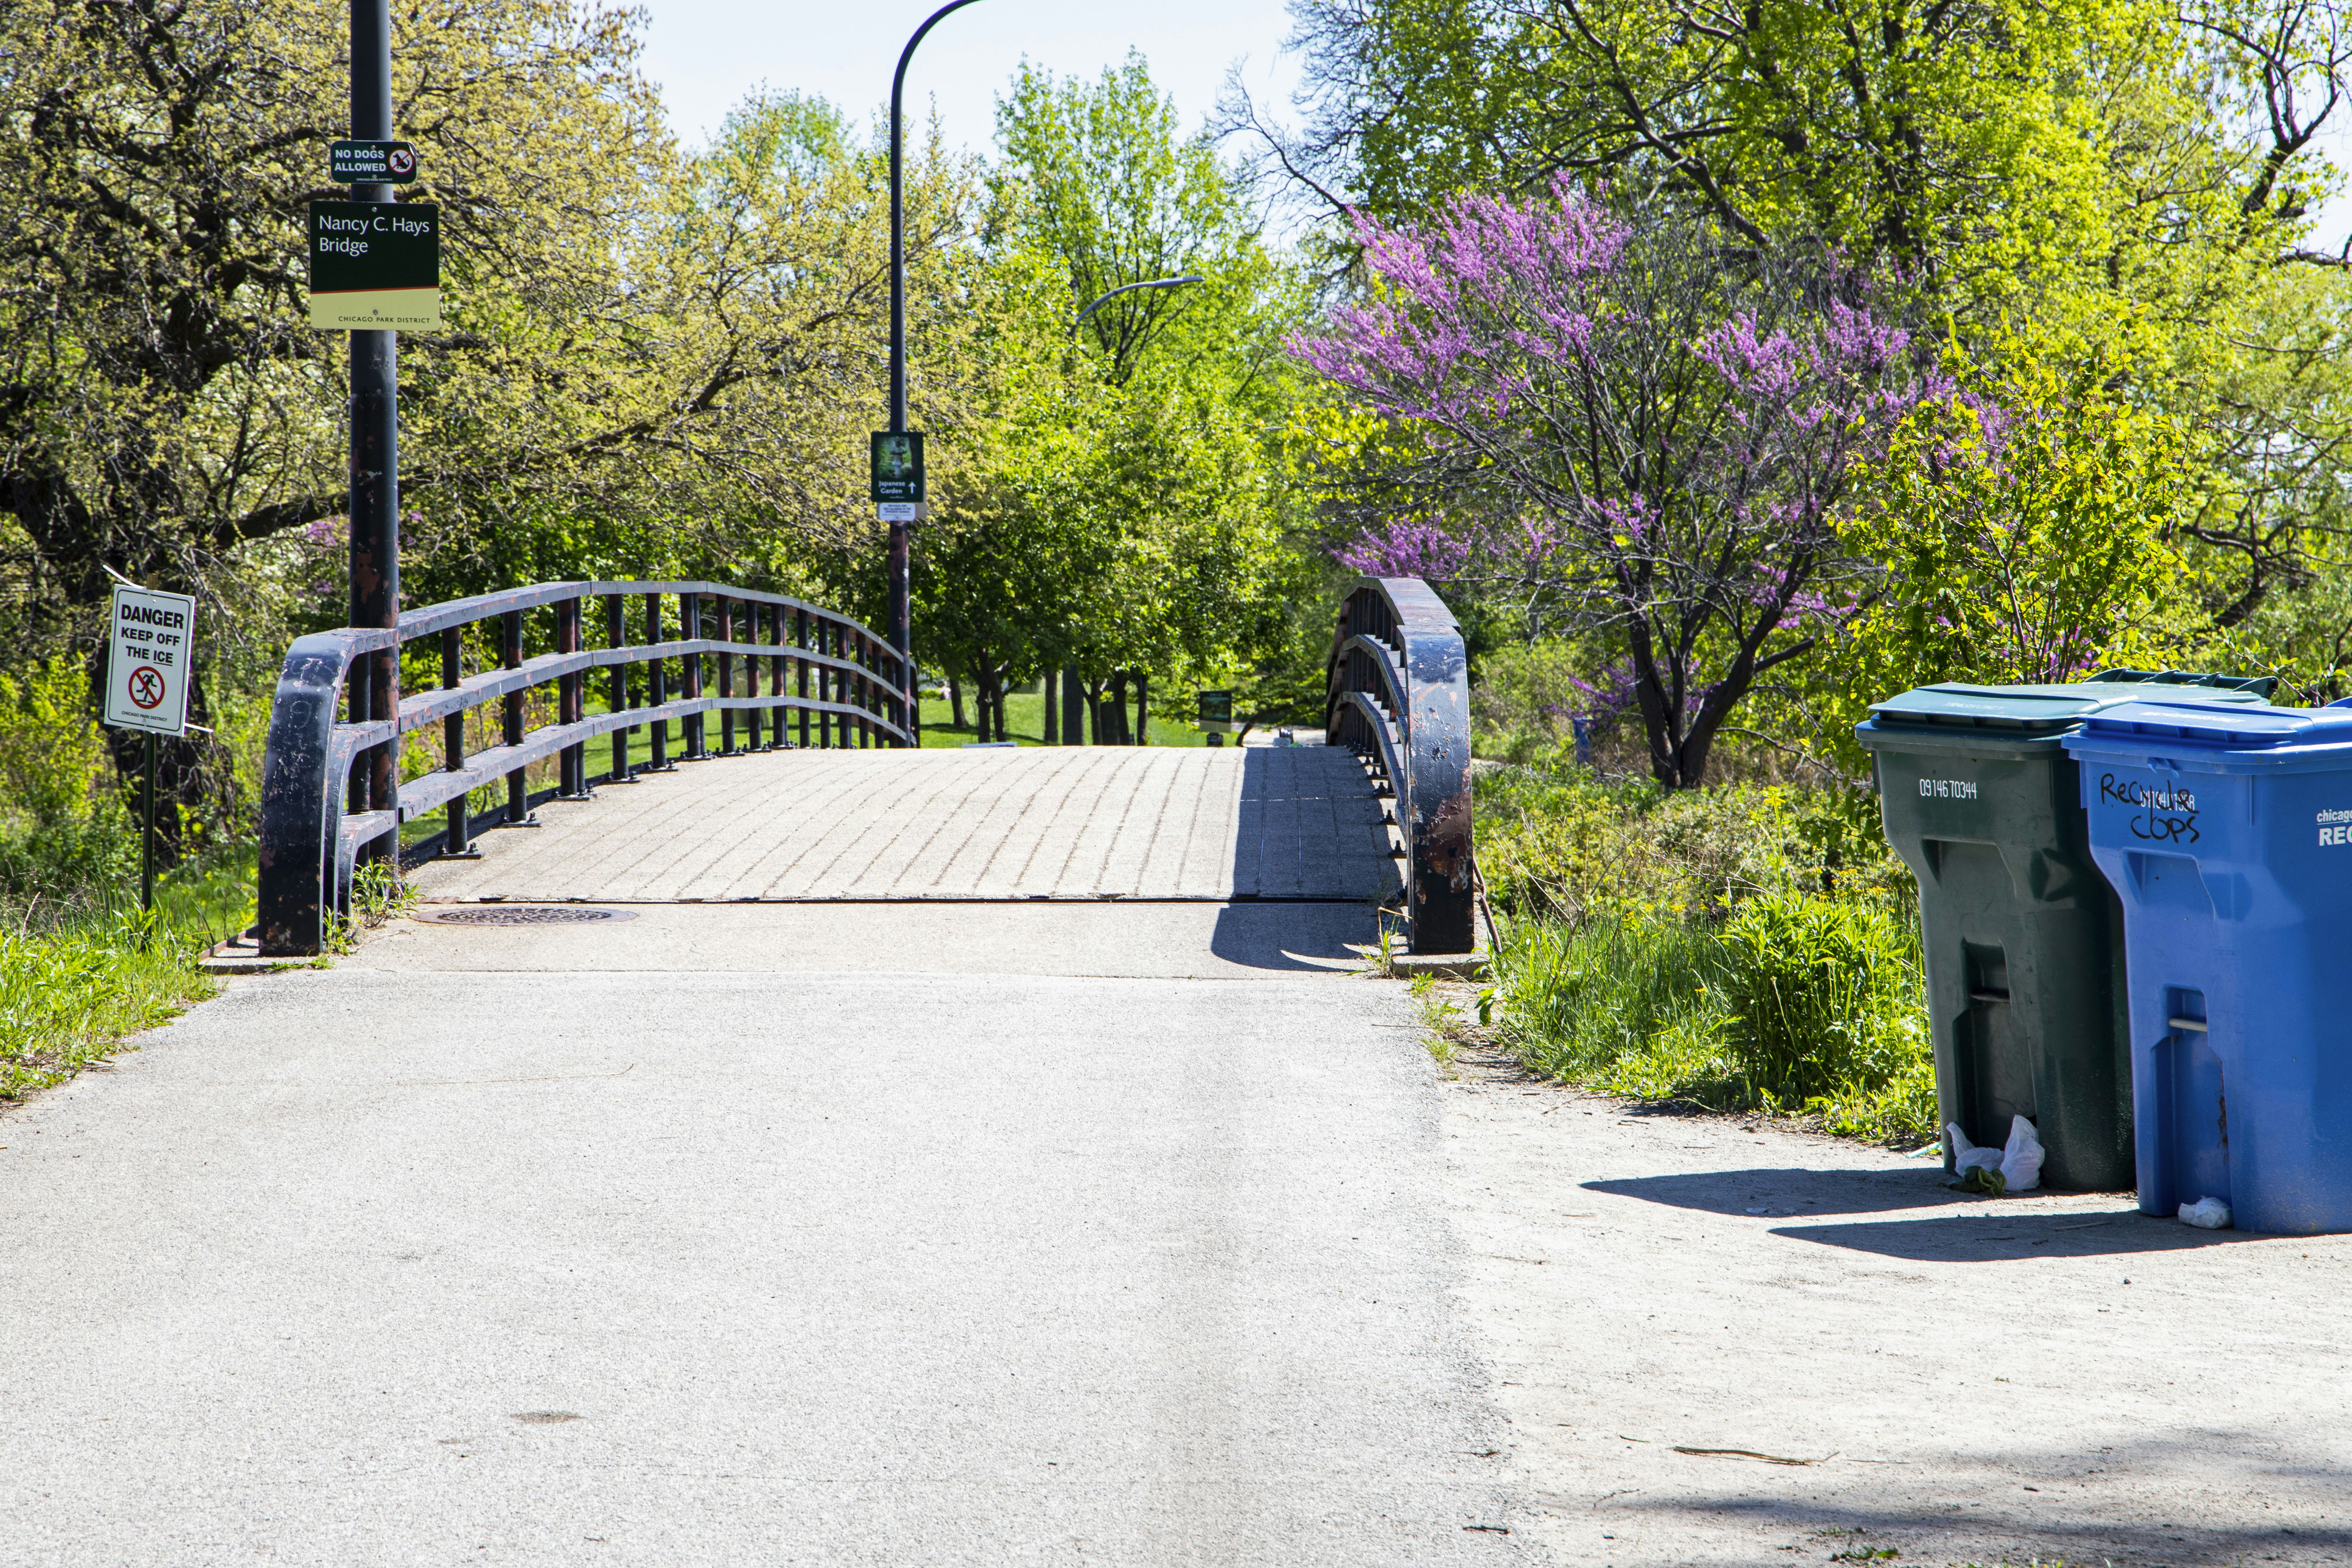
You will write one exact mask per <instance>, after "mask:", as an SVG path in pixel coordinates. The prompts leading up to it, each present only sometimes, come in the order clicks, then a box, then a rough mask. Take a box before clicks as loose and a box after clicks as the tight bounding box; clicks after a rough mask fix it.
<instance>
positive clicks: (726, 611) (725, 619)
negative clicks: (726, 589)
mask: <svg viewBox="0 0 2352 1568" xmlns="http://www.w3.org/2000/svg"><path fill="white" fill-rule="evenodd" d="M734 640H735V601H734V600H732V599H730V598H729V597H728V596H727V595H724V594H721V595H719V641H720V642H721V643H731V642H733V641H734ZM734 695H735V656H734V655H733V654H732V653H729V652H726V651H724V650H722V651H721V652H720V653H719V700H721V701H724V700H727V699H729V698H731V697H733V696H734ZM734 754H735V710H733V709H732V708H721V709H720V710H719V755H720V756H722V757H731V756H733V755H734Z"/></svg>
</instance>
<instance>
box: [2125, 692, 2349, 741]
mask: <svg viewBox="0 0 2352 1568" xmlns="http://www.w3.org/2000/svg"><path fill="white" fill-rule="evenodd" d="M2083 739H2084V741H2086V742H2093V743H2105V745H2108V746H2114V745H2117V744H2120V745H2123V746H2126V747H2129V746H2131V745H2133V744H2135V743H2136V742H2151V741H2153V742H2163V743H2164V745H2165V746H2166V747H2167V748H2168V749H2179V748H2181V747H2184V746H2185V747H2190V748H2194V749H2197V750H2200V751H2227V752H2270V751H2277V750H2280V749H2282V748H2285V747H2304V746H2342V745H2346V744H2347V743H2352V708H2268V707H2263V708H2253V707H2227V706H2222V705H2220V704H2215V703H2210V702H2198V701H2194V700H2183V699H2175V698H2170V697H2163V698H2158V697H2149V696H2147V695H2146V694H2145V693H2143V695H2142V697H2141V699H2140V700H2138V701H2136V702H2125V703H2119V704H2117V705H2116V706H2115V707H2112V708H2105V709H2102V710H2099V711H2098V712H2096V713H2094V714H2092V715H2091V716H2090V717H2089V718H2088V719H2086V720H2085V721H2084V725H2083Z"/></svg>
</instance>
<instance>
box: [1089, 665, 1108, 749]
mask: <svg viewBox="0 0 2352 1568" xmlns="http://www.w3.org/2000/svg"><path fill="white" fill-rule="evenodd" d="M1087 738H1088V739H1089V740H1090V741H1091V742H1093V743H1094V744H1095V745H1097V746H1108V745H1109V744H1110V738H1109V737H1108V736H1107V735H1105V734H1104V733H1103V683H1102V682H1101V681H1099V680H1089V681H1087Z"/></svg>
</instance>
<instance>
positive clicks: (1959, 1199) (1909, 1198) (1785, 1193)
mask: <svg viewBox="0 0 2352 1568" xmlns="http://www.w3.org/2000/svg"><path fill="white" fill-rule="evenodd" d="M1944 1181H1945V1176H1944V1172H1943V1167H1941V1166H1940V1165H1932V1164H1930V1163H1927V1161H1925V1160H1923V1161H1921V1162H1920V1163H1919V1166H1918V1168H1917V1169H1916V1170H1910V1171H1809V1170H1806V1169H1804V1168H1802V1167H1801V1166H1787V1167H1770V1166H1767V1167H1759V1168H1758V1169H1755V1170H1747V1171H1695V1172H1692V1173H1689V1174H1687V1175H1675V1176H1633V1177H1628V1178H1626V1179H1625V1180H1623V1181H1614V1182H1586V1183H1585V1184H1584V1186H1585V1187H1586V1189H1587V1190H1588V1191H1591V1192H1596V1193H1617V1194H1622V1196H1625V1197H1633V1198H1642V1199H1643V1200H1645V1201H1647V1202H1650V1203H1654V1204H1669V1205H1673V1206H1674V1207H1675V1208H1680V1209H1705V1210H1706V1211H1707V1212H1708V1213H1710V1214H1738V1215H1752V1214H1755V1213H1758V1212H1759V1210H1762V1209H1769V1210H1771V1211H1773V1212H1774V1213H1780V1214H1788V1213H1801V1214H1803V1215H1806V1216H1808V1217H1810V1216H1811V1215H1831V1214H1885V1213H1887V1212H1888V1211H1890V1210H1893V1209H1919V1208H1943V1207H1947V1206H1948V1205H1954V1204H1958V1203H1963V1202H1975V1203H1979V1204H1981V1203H1984V1202H1985V1201H1986V1200H1985V1199H1983V1198H1981V1197H1979V1198H1974V1199H1970V1198H1968V1197H1966V1196H1965V1195H1964V1194H1959V1193H1956V1192H1953V1191H1952V1190H1950V1189H1949V1188H1948V1187H1946V1186H1945V1185H1944Z"/></svg>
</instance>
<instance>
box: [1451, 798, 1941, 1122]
mask: <svg viewBox="0 0 2352 1568" xmlns="http://www.w3.org/2000/svg"><path fill="white" fill-rule="evenodd" d="M1477 803H1478V811H1479V815H1478V823H1477V834H1478V859H1479V866H1480V869H1481V870H1482V872H1483V873H1484V874H1485V876H1486V879H1487V882H1488V884H1489V886H1490V888H1491V889H1493V891H1494V894H1495V896H1496V902H1497V903H1498V904H1499V905H1500V906H1501V910H1502V913H1503V916H1504V919H1505V921H1506V922H1507V923H1506V927H1505V930H1504V932H1503V936H1502V940H1501V942H1500V943H1499V945H1498V948H1497V951H1496V954H1495V969H1496V986H1495V993H1494V996H1493V999H1492V1004H1491V1005H1490V1007H1489V1009H1488V1011H1489V1014H1490V1016H1491V1017H1492V1020H1493V1026H1494V1028H1495V1030H1496V1037H1497V1039H1498V1040H1499V1041H1500V1042H1501V1043H1502V1044H1503V1045H1504V1046H1506V1047H1507V1048H1509V1049H1510V1050H1511V1051H1512V1052H1514V1053H1515V1054H1516V1055H1517V1056H1518V1057H1519V1058H1520V1059H1522V1060H1523V1061H1525V1062H1526V1063H1527V1064H1528V1066H1529V1067H1531V1068H1535V1069H1536V1070H1538V1071H1540V1072H1545V1073H1548V1074H1550V1075H1553V1076H1556V1077H1559V1078H1563V1079H1570V1080H1572V1081H1575V1082H1578V1083H1582V1084H1586V1085H1588V1086H1590V1087H1592V1088H1595V1089H1603V1090H1606V1091H1609V1092H1612V1093H1619V1094H1626V1095H1631V1096H1635V1097H1639V1098H1643V1099H1653V1100H1688V1101H1695V1102H1696V1103H1699V1104H1702V1105H1706V1106H1711V1107H1715V1108H1718V1109H1726V1110H1728V1109H1735V1108H1738V1109H1747V1108H1769V1109H1773V1110H1790V1111H1793V1110H1804V1111H1808V1112H1811V1113H1814V1114H1818V1115H1819V1116H1820V1117H1821V1118H1822V1124H1823V1125H1824V1126H1825V1127H1827V1128H1829V1129H1830V1130H1831V1131H1837V1132H1841V1133H1848V1134H1853V1135H1857V1136H1867V1137H1873V1138H1881V1139H1894V1138H1910V1137H1915V1136H1925V1135H1927V1133H1928V1132H1930V1131H1932V1130H1933V1127H1934V1122H1935V1094H1934V1071H1933V1067H1932V1064H1931V1062H1930V1060H1929V1055H1928V1050H1927V1025H1926V1013H1925V1010H1924V1007H1923V1005H1922V1001H1921V993H1920V982H1919V963H1918V931H1917V917H1916V904H1915V902H1914V900H1913V896H1912V893H1913V889H1912V885H1911V881H1910V878H1909V875H1908V873H1907V872H1906V871H1905V870H1904V868H1902V866H1901V863H1900V862H1899V861H1897V860H1895V858H1894V856H1893V855H1892V854H1891V853H1889V852H1888V851H1887V850H1886V848H1885V843H1884V840H1883V839H1882V837H1881V836H1880V834H1879V831H1878V824H1877V813H1876V805H1877V803H1876V801H1875V800H1874V798H1873V797H1872V796H1870V795H1865V794H1861V793H1860V792H1855V791H1849V790H1845V789H1843V788H1837V789H1822V790H1813V789H1804V788H1799V787H1795V786H1784V785H1774V786H1762V787H1757V786H1732V787H1724V788H1717V789H1706V790H1694V791H1685V792H1681V793H1678V794H1668V793H1666V792H1664V791H1661V790H1658V789H1656V788H1655V787H1654V786H1652V785H1649V784H1626V783H1612V782H1609V781H1605V780H1602V779H1601V778H1599V777H1597V776H1595V775H1594V774H1592V773H1591V772H1590V771H1589V770H1575V769H1560V768H1552V769H1538V768H1516V769H1502V770H1497V771H1496V772H1495V773H1491V774H1490V775H1489V776H1488V777H1487V778H1486V779H1482V780H1481V781H1480V784H1479V794H1478V796H1477Z"/></svg>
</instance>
